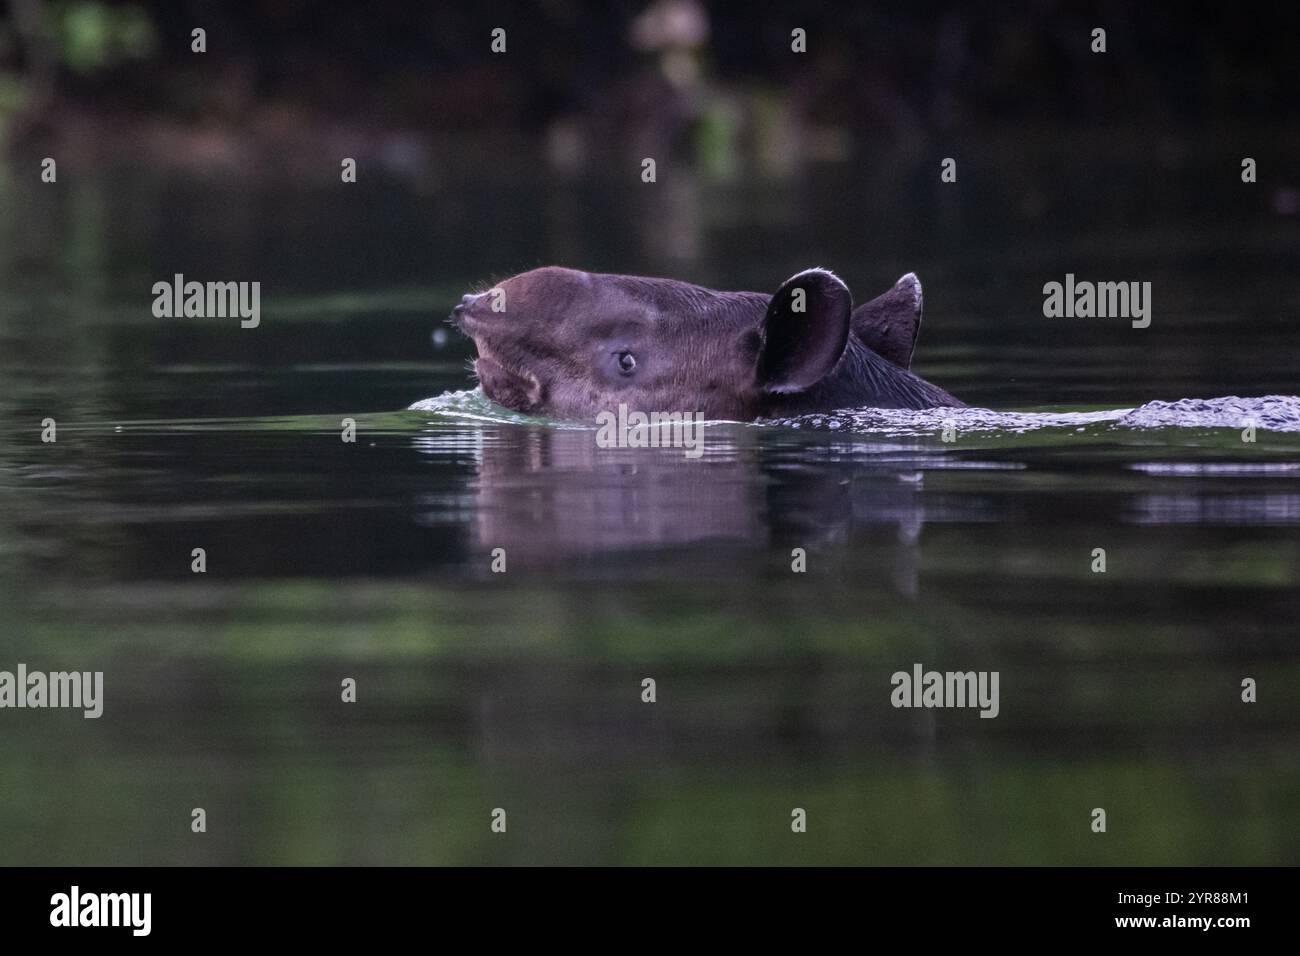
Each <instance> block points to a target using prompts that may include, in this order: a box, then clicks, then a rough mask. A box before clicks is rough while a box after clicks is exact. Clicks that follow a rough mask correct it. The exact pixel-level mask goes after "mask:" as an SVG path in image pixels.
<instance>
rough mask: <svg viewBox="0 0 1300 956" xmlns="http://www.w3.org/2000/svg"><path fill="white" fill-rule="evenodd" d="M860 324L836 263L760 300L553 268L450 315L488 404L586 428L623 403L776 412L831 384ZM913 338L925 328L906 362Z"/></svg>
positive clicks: (732, 414)
mask: <svg viewBox="0 0 1300 956" xmlns="http://www.w3.org/2000/svg"><path fill="white" fill-rule="evenodd" d="M906 278H910V279H911V281H913V282H915V279H914V277H906ZM901 281H902V280H900V282H901ZM896 288H897V287H896ZM909 302H910V300H909ZM919 302H920V299H919V285H918V286H917V291H916V298H915V302H912V303H911V304H910V306H909V308H910V309H911V311H912V312H913V313H914V314H915V316H916V318H918V319H919ZM864 308H866V307H864ZM854 320H855V316H854V313H853V297H852V295H851V294H850V293H849V290H848V287H847V286H845V284H844V283H843V282H841V281H840V280H839V279H838V278H837V277H836V276H835V275H833V274H832V273H830V272H828V271H826V270H825V269H808V270H806V271H804V272H800V273H798V274H796V275H794V276H791V277H790V278H789V279H787V280H786V281H785V282H784V283H782V285H781V286H780V288H778V289H777V290H776V292H775V294H773V295H763V294H760V293H754V292H715V291H713V290H711V289H705V288H701V287H700V286H695V285H690V284H687V283H684V282H677V281H675V280H672V279H646V278H640V277H636V276H621V275H603V274H598V273H589V272H578V271H575V270H572V269H562V268H557V267H548V268H544V269H534V270H533V271H531V272H524V273H521V274H520V275H517V276H514V277H512V278H510V279H507V280H505V281H504V282H501V283H499V284H498V285H496V286H495V287H493V288H492V289H490V290H488V291H487V292H482V293H478V294H472V295H467V296H465V297H464V299H463V300H462V302H461V304H460V305H458V306H457V307H456V308H455V310H454V311H453V313H452V321H453V322H454V323H455V324H456V325H457V326H459V327H460V329H461V330H462V331H464V332H465V333H466V334H467V335H469V336H470V337H471V338H472V339H473V340H474V344H475V346H476V347H477V349H478V358H477V360H476V361H475V363H474V371H475V373H476V374H477V376H478V379H479V382H480V383H481V384H482V386H483V391H484V392H485V393H486V394H487V396H488V397H489V398H491V399H492V400H493V401H496V402H498V403H500V404H502V405H505V406H507V407H508V408H512V409H515V410H516V411H521V412H525V413H529V414H536V415H551V416H555V417H560V418H568V419H582V420H588V421H590V420H594V419H595V417H596V416H597V415H599V414H600V413H601V412H604V411H612V410H616V409H617V408H618V406H619V405H620V404H626V405H627V407H628V409H629V410H634V411H643V412H646V413H651V412H656V411H658V412H669V413H671V412H686V413H694V412H702V413H703V414H704V415H705V417H706V418H709V419H732V420H750V419H753V418H756V417H759V416H762V415H768V414H773V412H774V410H779V409H780V408H781V407H782V404H783V401H787V402H788V401H796V402H797V400H798V397H799V396H806V395H808V394H809V393H810V392H812V391H814V390H816V389H818V388H819V387H822V386H823V384H824V383H825V382H826V380H827V379H828V378H829V377H830V376H831V374H832V372H833V371H834V370H835V369H836V367H837V365H838V364H839V363H840V362H841V358H842V357H843V356H844V355H845V353H846V349H847V348H848V346H849V344H850V338H851V335H850V333H851V326H852V323H853V321H854ZM914 337H915V322H913V323H912V325H911V338H909V340H908V355H907V358H908V359H910V345H911V339H912V338H914ZM902 364H903V367H904V368H905V367H906V361H904V362H903V363H902ZM901 374H903V375H907V374H908V373H906V372H901ZM909 377H912V376H909ZM913 378H914V377H913ZM916 381H918V382H920V380H919V379H917V380H916ZM921 384H925V383H921ZM936 391H938V390H936Z"/></svg>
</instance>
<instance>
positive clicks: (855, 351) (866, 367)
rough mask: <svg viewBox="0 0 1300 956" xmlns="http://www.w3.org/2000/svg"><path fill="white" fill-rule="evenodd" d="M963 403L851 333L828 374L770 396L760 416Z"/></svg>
mask: <svg viewBox="0 0 1300 956" xmlns="http://www.w3.org/2000/svg"><path fill="white" fill-rule="evenodd" d="M963 404H964V403H962V402H960V401H958V400H957V399H956V398H954V397H953V396H951V395H949V394H948V393H947V392H945V391H944V390H943V389H941V388H939V386H937V385H931V384H930V383H929V382H927V381H926V380H925V379H923V378H921V377H920V376H918V375H913V374H912V373H911V372H909V371H907V370H906V369H902V368H899V367H898V366H897V365H895V364H894V363H893V362H890V361H889V360H888V359H886V358H883V357H882V356H880V355H878V354H877V353H876V352H874V351H872V350H871V349H869V348H867V346H865V345H863V344H862V341H861V340H860V339H859V338H858V337H857V335H856V334H852V333H850V335H849V340H848V344H847V345H846V346H845V348H844V354H843V355H842V356H841V357H840V361H839V363H838V364H837V365H836V366H835V368H834V370H833V371H832V372H831V374H829V375H827V376H826V377H825V378H824V379H822V380H821V381H820V382H819V383H818V384H817V385H815V386H814V387H812V388H810V389H808V390H807V391H804V392H799V393H796V394H788V395H770V396H768V399H767V408H766V409H765V411H764V413H763V415H764V417H767V418H776V417H781V416H785V415H800V414H804V413H807V412H829V411H832V410H834V409H837V408H856V407H869V408H918V409H919V408H960V407H962V406H963Z"/></svg>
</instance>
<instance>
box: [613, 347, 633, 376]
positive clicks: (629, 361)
mask: <svg viewBox="0 0 1300 956" xmlns="http://www.w3.org/2000/svg"><path fill="white" fill-rule="evenodd" d="M615 358H617V359H618V370H619V371H620V372H622V373H623V374H624V375H631V374H632V370H633V369H635V368H636V356H635V355H633V354H632V353H631V352H619V353H617V354H616V355H615Z"/></svg>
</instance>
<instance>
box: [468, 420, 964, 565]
mask: <svg viewBox="0 0 1300 956" xmlns="http://www.w3.org/2000/svg"><path fill="white" fill-rule="evenodd" d="M708 431H709V436H708V438H707V440H706V447H707V448H708V454H707V455H706V456H705V457H704V458H703V459H701V460H699V461H686V460H684V459H683V458H682V455H681V452H680V451H678V450H676V449H668V448H600V447H598V446H597V445H596V443H595V441H594V435H595V430H594V429H591V428H585V429H568V428H554V427H550V426H546V425H496V426H488V429H487V431H486V432H485V435H484V440H483V441H482V443H481V444H480V445H479V446H478V449H477V452H476V457H477V459H478V461H477V473H476V476H475V480H474V482H473V486H472V487H473V492H474V496H475V506H474V509H473V520H472V523H471V524H470V535H471V538H472V544H471V548H472V550H475V551H478V552H481V553H487V552H488V551H489V550H491V549H493V548H498V547H500V548H504V549H505V551H506V553H507V554H508V555H509V560H510V566H511V567H534V568H538V567H540V568H553V567H555V566H556V565H557V563H563V562H565V561H567V560H569V559H571V558H573V557H575V556H583V555H586V556H592V557H598V556H602V555H613V554H619V553H622V554H635V553H637V552H642V551H646V550H654V549H660V548H685V549H690V548H691V546H693V545H696V544H698V543H699V542H702V541H712V542H714V543H715V545H716V546H719V547H722V548H724V549H725V546H726V545H727V544H731V545H734V546H735V548H734V551H732V552H731V555H732V558H733V559H734V561H735V562H736V565H737V566H738V565H741V564H744V563H745V562H752V563H753V565H754V568H753V571H754V573H756V574H757V573H761V572H762V569H763V567H769V568H771V567H776V566H778V565H779V566H782V567H784V566H785V564H783V562H788V561H789V560H790V559H789V552H788V550H786V549H787V548H789V547H793V546H795V545H799V546H802V547H804V548H807V549H808V551H809V553H811V554H816V555H817V558H816V560H817V561H818V562H819V563H820V564H821V566H822V568H823V569H824V568H825V567H826V564H825V561H826V560H827V555H828V554H829V553H831V552H835V551H839V550H840V549H842V548H843V547H844V544H845V542H848V541H850V540H855V539H856V540H859V542H860V541H861V540H862V538H863V536H866V537H867V538H869V539H870V540H871V542H872V546H871V547H869V548H861V549H857V551H855V552H854V553H855V554H858V553H860V554H861V555H865V557H863V558H862V560H868V561H871V562H876V563H878V564H880V565H883V566H886V567H888V568H889V569H890V571H891V572H892V574H891V576H892V577H894V578H895V580H899V581H901V580H902V579H904V578H907V577H909V576H911V575H914V573H915V567H916V564H917V561H918V559H919V542H918V540H917V537H918V534H919V531H920V528H921V527H922V525H923V524H924V522H925V521H926V520H928V519H929V517H930V513H929V510H928V509H927V508H926V507H925V506H924V505H923V503H922V497H921V485H920V483H919V482H917V481H915V480H909V479H915V476H916V473H915V472H914V471H913V470H912V467H913V466H912V465H908V466H906V467H904V468H903V470H902V471H900V470H899V466H898V465H897V464H894V463H892V462H883V463H882V464H880V465H879V466H865V467H864V464H863V462H862V460H861V459H859V458H857V457H856V456H852V455H851V456H846V457H845V458H843V459H839V458H837V457H836V456H834V455H830V456H826V455H818V456H817V461H816V463H815V464H807V465H804V466H801V467H790V465H789V463H788V462H786V461H784V460H783V458H782V456H781V454H780V453H779V450H778V451H772V452H769V451H765V450H764V448H763V446H762V443H761V438H762V436H761V435H760V434H759V432H760V430H759V429H753V428H750V427H748V426H741V425H717V426H712V427H710V428H709V429H708ZM859 450H860V451H861V450H862V449H859ZM937 515H938V518H939V519H942V518H943V517H944V515H945V512H944V511H942V509H941V510H940V511H939V512H938V513H937ZM891 542H892V543H891ZM703 553H707V554H714V555H716V554H719V553H726V552H725V550H723V551H717V550H714V551H706V552H703ZM783 555H784V557H783ZM848 557H849V556H847V555H844V556H841V557H837V558H835V559H834V563H837V564H838V563H842V562H843V561H844V560H847V559H848ZM854 560H857V558H854ZM737 566H732V565H728V566H727V570H726V573H735V572H736V571H737ZM912 588H914V585H912V586H904V585H902V584H899V585H898V589H899V590H903V591H910V590H912Z"/></svg>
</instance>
